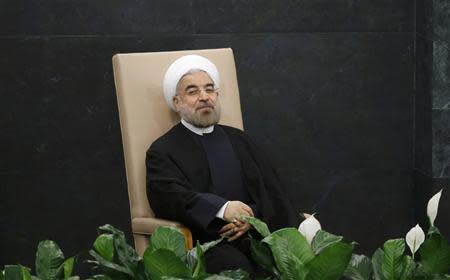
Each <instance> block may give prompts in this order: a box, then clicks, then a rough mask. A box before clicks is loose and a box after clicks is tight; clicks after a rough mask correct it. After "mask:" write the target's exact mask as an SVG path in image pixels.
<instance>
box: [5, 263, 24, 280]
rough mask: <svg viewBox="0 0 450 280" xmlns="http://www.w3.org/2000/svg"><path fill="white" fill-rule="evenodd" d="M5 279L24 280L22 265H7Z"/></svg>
mask: <svg viewBox="0 0 450 280" xmlns="http://www.w3.org/2000/svg"><path fill="white" fill-rule="evenodd" d="M5 279H7V280H23V279H24V278H23V271H22V267H21V266H20V265H5Z"/></svg>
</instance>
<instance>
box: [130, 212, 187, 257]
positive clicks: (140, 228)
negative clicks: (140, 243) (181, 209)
mask: <svg viewBox="0 0 450 280" xmlns="http://www.w3.org/2000/svg"><path fill="white" fill-rule="evenodd" d="M160 226H173V227H177V228H179V229H180V230H181V232H182V233H183V235H184V240H185V244H186V249H187V250H190V249H192V247H193V241H192V233H191V231H190V230H189V229H188V228H187V227H185V226H183V225H182V224H180V223H177V222H173V221H169V220H163V219H156V218H134V219H133V220H132V221H131V227H132V230H133V234H140V235H151V234H152V233H153V232H154V231H155V230H156V228H158V227H160Z"/></svg>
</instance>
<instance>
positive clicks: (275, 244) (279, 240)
mask: <svg viewBox="0 0 450 280" xmlns="http://www.w3.org/2000/svg"><path fill="white" fill-rule="evenodd" d="M262 241H263V242H264V243H267V244H269V247H270V249H271V250H272V254H273V257H274V259H275V263H276V265H277V267H278V269H279V270H280V271H281V272H283V271H285V270H286V267H284V266H283V264H285V263H287V262H288V260H287V259H286V258H287V256H288V255H289V254H288V253H290V254H292V255H294V256H296V257H297V258H298V259H299V260H300V262H302V263H303V264H305V263H307V262H309V261H310V260H312V259H313V258H314V252H313V251H312V249H311V247H310V246H309V244H308V242H307V241H306V239H305V237H304V236H303V235H301V233H300V232H298V230H297V229H296V228H283V229H280V230H277V231H275V232H273V233H272V234H270V235H269V236H267V237H266V238H264V239H263V240H262Z"/></svg>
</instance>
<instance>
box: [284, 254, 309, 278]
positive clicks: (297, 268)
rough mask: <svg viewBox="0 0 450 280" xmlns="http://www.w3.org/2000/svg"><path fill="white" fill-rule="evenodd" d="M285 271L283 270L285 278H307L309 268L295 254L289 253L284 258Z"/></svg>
mask: <svg viewBox="0 0 450 280" xmlns="http://www.w3.org/2000/svg"><path fill="white" fill-rule="evenodd" d="M283 261H285V263H284V264H283V267H284V271H281V278H282V279H283V280H305V279H307V278H306V277H307V275H308V272H309V270H308V268H307V267H306V266H305V265H304V264H303V263H302V262H301V261H300V260H299V259H298V258H297V257H296V256H294V255H293V254H291V253H287V255H286V258H284V259H283Z"/></svg>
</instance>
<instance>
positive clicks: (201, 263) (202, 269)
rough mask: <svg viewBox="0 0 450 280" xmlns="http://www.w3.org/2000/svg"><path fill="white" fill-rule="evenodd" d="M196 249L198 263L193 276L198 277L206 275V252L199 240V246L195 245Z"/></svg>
mask: <svg viewBox="0 0 450 280" xmlns="http://www.w3.org/2000/svg"><path fill="white" fill-rule="evenodd" d="M195 251H196V259H197V261H196V264H195V268H194V272H193V273H192V277H194V278H198V277H200V276H204V275H206V274H207V273H206V260H205V254H204V252H203V249H202V246H200V242H198V241H197V246H195Z"/></svg>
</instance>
